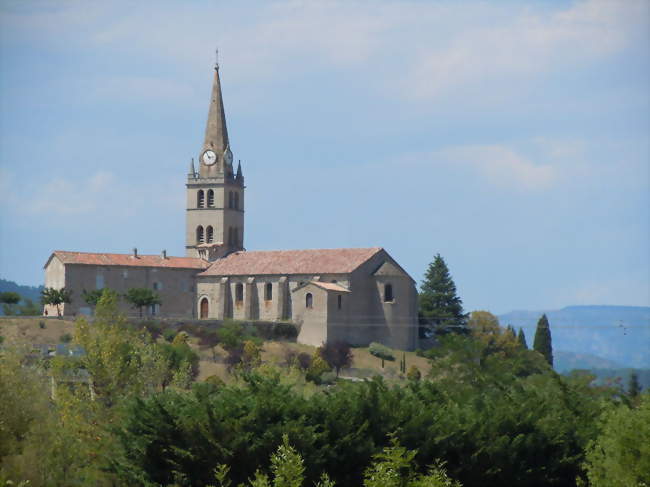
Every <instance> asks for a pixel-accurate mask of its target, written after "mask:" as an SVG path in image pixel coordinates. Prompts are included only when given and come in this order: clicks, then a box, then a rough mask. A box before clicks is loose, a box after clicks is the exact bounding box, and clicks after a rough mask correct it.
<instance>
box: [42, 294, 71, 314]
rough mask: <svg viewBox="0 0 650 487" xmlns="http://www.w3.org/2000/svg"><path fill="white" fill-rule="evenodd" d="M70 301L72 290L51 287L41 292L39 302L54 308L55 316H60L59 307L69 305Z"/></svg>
mask: <svg viewBox="0 0 650 487" xmlns="http://www.w3.org/2000/svg"><path fill="white" fill-rule="evenodd" d="M71 300H72V290H69V289H66V288H64V287H62V288H61V289H56V288H53V287H46V288H44V289H43V290H42V291H41V302H42V303H43V304H46V305H52V306H56V314H57V316H59V317H60V316H61V305H62V304H64V303H70V301H71Z"/></svg>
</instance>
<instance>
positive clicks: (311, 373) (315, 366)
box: [306, 352, 332, 384]
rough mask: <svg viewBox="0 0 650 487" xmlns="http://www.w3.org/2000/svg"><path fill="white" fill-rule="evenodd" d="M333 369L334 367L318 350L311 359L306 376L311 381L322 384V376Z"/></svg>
mask: <svg viewBox="0 0 650 487" xmlns="http://www.w3.org/2000/svg"><path fill="white" fill-rule="evenodd" d="M331 369H332V368H331V367H330V366H329V364H328V363H327V362H326V361H325V360H324V359H323V357H321V356H320V355H319V354H318V352H317V353H316V354H315V355H314V356H313V357H312V359H311V364H310V365H309V368H308V369H307V374H306V378H307V380H309V381H311V382H314V383H316V384H320V382H321V376H322V375H323V374H324V373H325V372H329V371H330V370H331Z"/></svg>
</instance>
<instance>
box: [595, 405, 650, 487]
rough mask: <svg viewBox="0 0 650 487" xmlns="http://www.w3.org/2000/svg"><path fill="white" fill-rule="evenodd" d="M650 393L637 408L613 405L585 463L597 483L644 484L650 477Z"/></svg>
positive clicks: (601, 485) (597, 485) (605, 486)
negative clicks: (649, 439)
mask: <svg viewBox="0 0 650 487" xmlns="http://www.w3.org/2000/svg"><path fill="white" fill-rule="evenodd" d="M648 438H650V394H647V393H646V394H642V395H641V402H640V404H639V406H638V407H637V408H629V407H627V406H625V405H619V406H617V407H612V408H611V409H609V410H608V411H606V412H605V413H604V415H603V418H602V432H601V434H600V436H598V438H597V439H596V440H595V441H593V442H591V444H590V445H589V447H588V449H587V455H586V462H585V467H586V470H587V477H588V478H589V485H591V486H593V487H610V486H628V485H629V486H643V485H648V484H647V482H648V480H649V479H650V442H649V441H648Z"/></svg>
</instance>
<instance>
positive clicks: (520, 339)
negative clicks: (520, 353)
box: [517, 328, 528, 349]
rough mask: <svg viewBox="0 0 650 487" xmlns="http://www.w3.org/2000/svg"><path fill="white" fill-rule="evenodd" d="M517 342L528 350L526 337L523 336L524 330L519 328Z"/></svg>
mask: <svg viewBox="0 0 650 487" xmlns="http://www.w3.org/2000/svg"><path fill="white" fill-rule="evenodd" d="M517 341H519V344H520V345H521V346H522V347H524V348H526V349H528V344H527V343H526V335H524V329H523V328H519V334H518V335H517Z"/></svg>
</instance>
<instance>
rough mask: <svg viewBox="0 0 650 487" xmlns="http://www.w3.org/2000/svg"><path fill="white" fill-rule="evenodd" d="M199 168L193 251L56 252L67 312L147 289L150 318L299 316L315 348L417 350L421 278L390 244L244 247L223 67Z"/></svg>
mask: <svg viewBox="0 0 650 487" xmlns="http://www.w3.org/2000/svg"><path fill="white" fill-rule="evenodd" d="M197 165H198V166H196V165H195V162H194V160H192V162H191V164H190V168H189V171H188V175H187V181H186V190H187V207H186V229H185V249H186V250H185V252H186V256H185V257H168V256H167V255H166V252H165V251H163V252H162V253H161V254H160V255H138V253H137V250H136V249H134V251H133V253H131V254H103V253H85V252H66V251H55V252H54V253H53V254H52V255H51V256H50V258H49V259H48V261H47V263H46V264H45V286H46V287H55V288H62V287H65V288H66V289H71V290H72V291H73V293H72V296H73V298H72V302H71V303H69V304H65V305H64V306H63V314H65V315H76V314H88V313H90V312H91V310H90V309H89V307H88V305H87V304H85V303H84V301H83V291H84V290H93V289H102V288H105V287H106V288H110V289H114V290H115V291H117V292H119V293H125V292H126V291H127V290H128V289H129V288H134V287H146V288H150V289H153V290H155V291H156V292H157V293H158V294H159V295H160V297H161V301H162V304H161V305H159V306H154V307H151V308H150V309H148V310H147V314H148V315H160V316H168V317H178V318H196V319H205V320H223V319H225V318H233V319H240V320H263V321H291V322H293V323H295V324H296V325H298V326H299V329H300V331H299V335H298V341H299V342H301V343H305V344H309V345H315V346H318V345H321V344H322V343H324V342H328V341H337V340H341V341H345V342H348V343H350V344H351V345H367V344H368V343H370V342H373V341H377V342H381V343H384V344H386V345H388V346H391V347H394V348H399V349H406V350H411V349H414V348H415V347H416V346H417V337H418V333H417V292H416V288H415V282H414V281H413V279H412V278H411V277H410V276H409V275H408V273H406V272H405V271H404V270H403V269H402V268H401V267H400V266H399V264H398V263H397V262H396V261H395V260H394V259H393V258H392V257H391V256H390V255H389V254H388V253H387V252H386V251H385V250H384V249H382V248H379V247H376V248H364V249H309V250H280V251H246V250H245V249H244V209H245V206H244V192H245V186H244V176H243V172H242V167H241V163H240V162H239V163H238V164H237V169H236V170H235V169H234V159H233V153H232V150H231V147H230V143H229V140H228V130H227V126H226V117H225V110H224V106H223V96H222V90H221V80H220V76H219V67H218V66H216V67H215V72H214V80H213V85H212V93H211V98H210V106H209V110H208V120H207V124H206V130H205V138H204V142H203V145H202V147H201V150H200V152H199V157H198V161H197ZM123 307H124V308H123V311H124V312H127V313H128V312H133V311H134V310H129V308H128V306H127V305H126V304H123ZM45 312H47V313H48V314H52V313H56V309H55V308H53V307H46V309H45Z"/></svg>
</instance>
